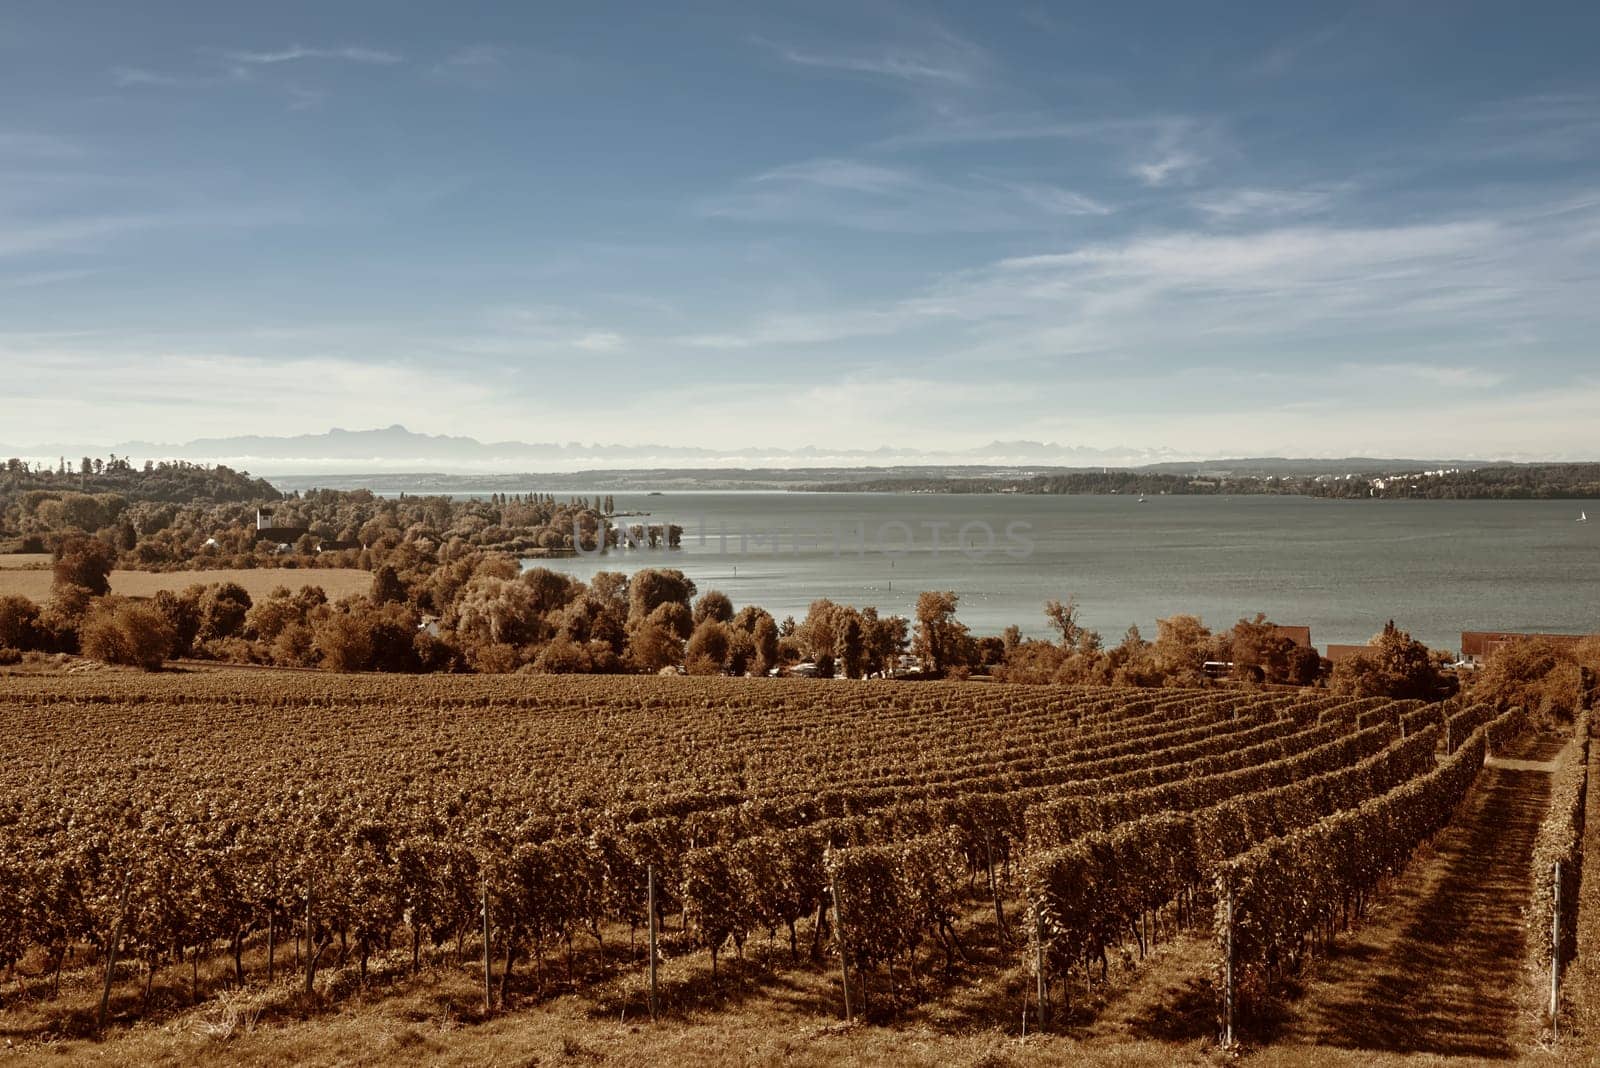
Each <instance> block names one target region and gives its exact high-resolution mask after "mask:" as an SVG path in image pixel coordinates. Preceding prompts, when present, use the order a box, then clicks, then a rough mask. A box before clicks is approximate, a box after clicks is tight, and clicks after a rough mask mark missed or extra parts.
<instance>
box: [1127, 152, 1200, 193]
mask: <svg viewBox="0 0 1600 1068" xmlns="http://www.w3.org/2000/svg"><path fill="white" fill-rule="evenodd" d="M1206 163H1207V160H1206V158H1205V157H1204V156H1201V155H1199V154H1197V153H1195V152H1191V151H1189V150H1188V149H1182V148H1174V149H1167V150H1165V151H1163V152H1161V153H1160V154H1159V155H1157V156H1156V157H1155V158H1153V159H1149V160H1145V161H1144V162H1142V163H1135V164H1134V165H1133V166H1132V167H1131V168H1129V170H1130V171H1131V173H1132V174H1133V175H1134V177H1136V178H1138V179H1139V180H1140V181H1141V182H1143V183H1144V184H1145V185H1148V186H1163V185H1171V184H1173V183H1174V182H1185V181H1188V180H1190V179H1191V178H1193V177H1194V175H1195V174H1196V173H1197V172H1198V171H1199V170H1200V168H1202V167H1204V166H1205V165H1206Z"/></svg>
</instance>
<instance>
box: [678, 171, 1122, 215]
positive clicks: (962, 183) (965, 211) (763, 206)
mask: <svg viewBox="0 0 1600 1068" xmlns="http://www.w3.org/2000/svg"><path fill="white" fill-rule="evenodd" d="M1113 210H1114V208H1113V207H1112V206H1111V205H1108V204H1106V203H1104V202H1102V201H1100V200H1097V199H1096V198H1094V197H1091V196H1088V195H1087V194H1084V193H1081V192H1078V191H1076V190H1073V189H1069V188H1066V187H1064V186H1059V185H1054V184H1051V183H1048V182H1041V181H1019V180H1015V179H1011V178H1001V177H991V176H988V175H984V174H981V173H976V174H968V175H964V176H960V178H959V179H954V178H952V179H936V178H933V177H931V176H929V175H928V174H926V173H924V172H922V171H921V170H919V169H917V168H914V167H909V166H899V165H889V164H884V163H877V162H872V161H868V160H859V159H848V158H828V159H814V160H805V161H802V162H799V163H793V164H789V165H786V166H783V167H778V168H775V169H773V170H770V171H767V172H765V173H762V174H758V175H755V176H754V177H752V178H750V179H747V180H746V181H744V182H741V183H739V184H737V185H736V186H735V187H734V188H732V189H730V190H728V191H727V192H725V193H723V194H721V195H719V196H716V197H711V198H707V199H706V200H704V201H702V202H701V203H700V205H699V212H700V214H701V215H703V216H705V217H707V218H714V219H728V220H736V221H741V222H765V223H780V224H786V225H806V226H829V227H839V228H846V229H856V230H866V231H871V232H879V233H983V232H1003V231H1011V230H1022V229H1028V228H1031V227H1036V226H1039V225H1041V224H1045V223H1049V222H1052V221H1056V222H1061V221H1066V220H1070V219H1073V218H1074V217H1082V216H1103V215H1109V214H1111V212H1112V211H1113Z"/></svg>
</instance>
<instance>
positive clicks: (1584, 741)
mask: <svg viewBox="0 0 1600 1068" xmlns="http://www.w3.org/2000/svg"><path fill="white" fill-rule="evenodd" d="M1574 734H1575V743H1576V744H1575V745H1573V746H1572V747H1570V748H1568V749H1567V750H1565V751H1564V752H1563V754H1562V756H1561V759H1560V762H1559V763H1558V764H1557V766H1556V772H1555V776H1554V779H1553V781H1552V783H1551V788H1550V810H1549V813H1548V814H1547V815H1546V816H1545V818H1544V820H1543V821H1542V822H1541V823H1540V824H1539V830H1538V833H1537V835H1536V836H1535V837H1534V840H1533V905H1532V907H1531V908H1530V909H1529V910H1528V920H1527V923H1528V941H1529V944H1530V945H1531V946H1532V947H1533V952H1534V965H1535V967H1536V968H1537V969H1539V970H1540V971H1541V972H1544V973H1546V974H1548V971H1549V969H1550V967H1551V960H1552V958H1553V955H1554V952H1555V949H1556V942H1557V939H1556V938H1552V937H1551V932H1552V931H1553V930H1554V931H1558V932H1559V942H1560V948H1561V956H1560V959H1559V960H1558V961H1557V962H1556V964H1555V970H1556V972H1557V974H1558V975H1559V973H1560V972H1562V971H1564V970H1565V969H1566V966H1567V965H1568V964H1569V963H1570V962H1571V960H1572V958H1573V957H1574V956H1575V955H1576V954H1577V951H1578V910H1577V907H1576V906H1577V901H1578V888H1579V886H1580V884H1581V882H1582V879H1583V860H1584V857H1583V828H1584V811H1585V803H1586V801H1587V797H1588V788H1589V713H1588V712H1582V713H1580V714H1579V716H1578V721H1577V725H1576V729H1575V731H1574ZM1557 864H1560V865H1561V882H1560V884H1559V885H1560V891H1559V892H1560V898H1561V901H1562V902H1563V908H1562V910H1561V922H1560V924H1559V926H1557V925H1556V923H1555V918H1556V911H1555V909H1556V894H1557V890H1556V886H1557V884H1556V882H1555V878H1554V877H1555V871H1556V865H1557Z"/></svg>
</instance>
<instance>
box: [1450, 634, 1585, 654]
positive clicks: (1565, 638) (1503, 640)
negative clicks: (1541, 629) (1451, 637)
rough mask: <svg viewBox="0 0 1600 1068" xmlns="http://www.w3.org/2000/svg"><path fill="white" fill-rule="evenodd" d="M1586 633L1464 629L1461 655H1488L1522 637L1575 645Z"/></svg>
mask: <svg viewBox="0 0 1600 1068" xmlns="http://www.w3.org/2000/svg"><path fill="white" fill-rule="evenodd" d="M1588 637H1592V635H1588V634H1536V633H1531V632H1521V631H1514V630H1464V631H1462V632H1461V655H1462V656H1488V655H1489V654H1490V653H1492V652H1494V651H1495V650H1496V649H1498V648H1500V646H1502V645H1509V644H1510V643H1511V642H1515V641H1521V640H1522V639H1524V638H1545V639H1548V640H1550V641H1553V642H1556V643H1558V644H1561V645H1576V644H1577V643H1578V642H1581V641H1583V640H1584V639H1585V638H1588Z"/></svg>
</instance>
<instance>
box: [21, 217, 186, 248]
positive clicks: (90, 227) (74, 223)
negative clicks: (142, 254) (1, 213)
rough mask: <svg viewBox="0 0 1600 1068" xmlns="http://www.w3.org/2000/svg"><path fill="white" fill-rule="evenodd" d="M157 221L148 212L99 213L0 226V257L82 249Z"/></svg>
mask: <svg viewBox="0 0 1600 1068" xmlns="http://www.w3.org/2000/svg"><path fill="white" fill-rule="evenodd" d="M160 222H161V220H160V219H159V218H158V217H156V216H151V215H99V216H86V217H81V218H70V219H57V220H51V221H48V222H35V223H19V224H13V225H7V226H0V256H26V255H33V254H36V253H42V252H62V251H83V250H85V249H90V248H97V247H99V246H100V245H102V244H104V243H105V242H107V241H110V240H112V239H114V238H117V237H121V236H123V235H125V234H128V233H131V232H134V231H137V230H147V229H149V228H151V227H153V226H157V225H159V224H160Z"/></svg>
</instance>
